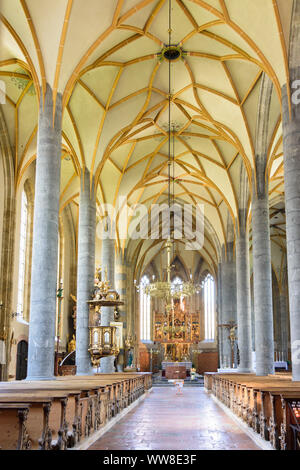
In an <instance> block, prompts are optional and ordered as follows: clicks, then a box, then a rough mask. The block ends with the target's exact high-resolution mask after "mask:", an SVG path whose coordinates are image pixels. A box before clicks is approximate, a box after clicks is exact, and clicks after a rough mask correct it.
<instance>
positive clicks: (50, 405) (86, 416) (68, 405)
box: [0, 373, 152, 450]
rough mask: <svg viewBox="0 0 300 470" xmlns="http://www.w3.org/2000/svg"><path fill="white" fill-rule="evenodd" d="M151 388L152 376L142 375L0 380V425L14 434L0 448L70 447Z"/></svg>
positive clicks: (122, 374)
mask: <svg viewBox="0 0 300 470" xmlns="http://www.w3.org/2000/svg"><path fill="white" fill-rule="evenodd" d="M151 386H152V374H143V373H130V374H128V373H117V374H97V375H94V376H68V377H59V378H57V380H50V381H28V382H27V381H13V382H1V383H0V404H1V406H2V408H1V407H0V410H1V412H2V415H1V414H0V426H1V425H2V418H3V422H7V423H8V422H11V424H12V429H14V436H12V434H11V435H10V436H8V437H9V441H10V442H8V441H5V442H4V443H3V445H2V448H6V447H7V446H8V448H22V449H25V448H29V447H30V446H31V448H32V449H45V450H48V449H57V450H60V449H66V448H70V447H73V446H74V445H76V444H77V443H78V442H80V440H81V439H83V438H86V437H88V436H90V435H91V433H93V432H95V431H97V430H98V429H99V428H100V427H101V426H103V425H104V424H105V423H106V422H107V421H108V420H109V419H111V418H112V417H113V416H116V415H117V414H118V413H119V412H120V411H121V410H122V409H124V408H125V407H126V406H128V405H129V404H130V403H132V402H133V401H134V400H135V399H137V398H138V397H139V396H141V395H142V394H143V393H144V392H145V390H148V389H149V388H151ZM2 410H3V411H2ZM18 410H19V411H18ZM21 418H22V420H21ZM27 429H28V431H27ZM29 435H30V437H29ZM16 436H17V437H16ZM0 445H1V440H0ZM9 446H11V447H9Z"/></svg>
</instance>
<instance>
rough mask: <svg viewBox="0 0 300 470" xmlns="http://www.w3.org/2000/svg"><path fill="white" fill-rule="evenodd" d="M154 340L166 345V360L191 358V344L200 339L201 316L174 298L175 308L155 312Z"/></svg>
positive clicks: (174, 360)
mask: <svg viewBox="0 0 300 470" xmlns="http://www.w3.org/2000/svg"><path fill="white" fill-rule="evenodd" d="M154 341H155V342H158V343H161V344H162V345H163V347H164V361H171V362H176V361H178V362H181V361H189V360H190V346H191V345H192V344H197V343H198V342H199V341H200V316H199V312H198V313H190V312H187V311H185V309H184V308H182V303H181V302H180V300H179V299H178V300H174V303H173V308H172V309H171V310H170V311H166V312H165V313H163V314H162V313H158V312H155V313H154Z"/></svg>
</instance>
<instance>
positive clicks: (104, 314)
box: [100, 238, 115, 374]
mask: <svg viewBox="0 0 300 470" xmlns="http://www.w3.org/2000/svg"><path fill="white" fill-rule="evenodd" d="M105 269H107V278H108V280H109V281H110V286H111V287H114V286H115V240H114V239H110V238H107V239H103V240H102V270H103V272H104V270H105ZM113 321H114V307H102V309H101V326H109V325H110V322H113ZM114 361H115V356H108V357H103V358H102V359H101V361H100V371H101V372H102V373H105V374H112V373H114V372H115V367H114Z"/></svg>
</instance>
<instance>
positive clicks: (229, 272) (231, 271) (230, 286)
mask: <svg viewBox="0 0 300 470" xmlns="http://www.w3.org/2000/svg"><path fill="white" fill-rule="evenodd" d="M229 322H233V323H235V322H236V266H235V262H234V260H233V259H232V257H231V256H230V258H229V259H227V261H225V262H224V263H223V264H222V324H229ZM221 330H222V346H223V364H222V367H232V366H233V364H232V348H231V341H230V337H229V335H230V328H229V327H227V328H226V327H222V328H221Z"/></svg>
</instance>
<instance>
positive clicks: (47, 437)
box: [39, 403, 52, 450]
mask: <svg viewBox="0 0 300 470" xmlns="http://www.w3.org/2000/svg"><path fill="white" fill-rule="evenodd" d="M51 406H52V403H46V404H45V405H43V411H44V425H43V433H42V437H41V438H40V439H39V450H50V449H51V442H52V431H51V429H50V428H49V414H50V410H51Z"/></svg>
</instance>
